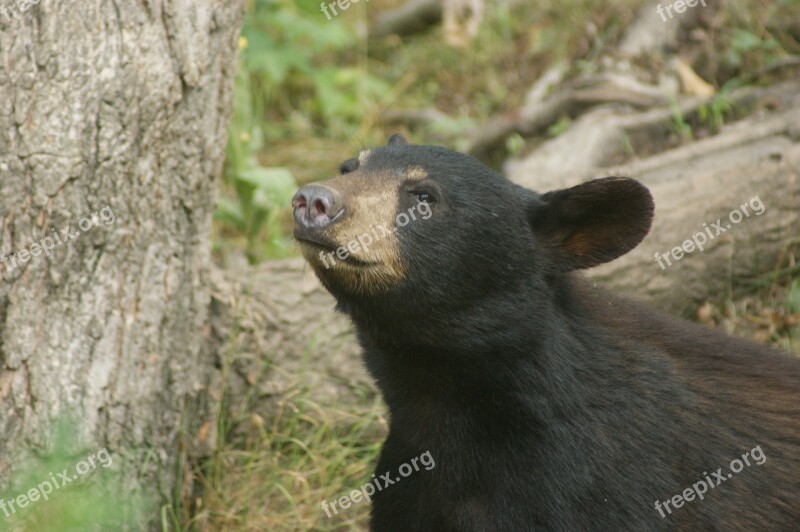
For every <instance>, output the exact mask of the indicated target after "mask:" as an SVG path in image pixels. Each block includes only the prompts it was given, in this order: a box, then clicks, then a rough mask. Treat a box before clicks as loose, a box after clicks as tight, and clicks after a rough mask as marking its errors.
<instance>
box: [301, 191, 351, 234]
mask: <svg viewBox="0 0 800 532" xmlns="http://www.w3.org/2000/svg"><path fill="white" fill-rule="evenodd" d="M292 206H294V218H295V221H296V222H297V223H298V224H301V225H303V226H306V227H308V228H322V227H325V226H327V225H328V224H330V223H331V222H332V221H333V219H334V218H336V217H337V215H338V214H340V213H341V212H342V211H343V210H344V206H343V203H342V198H341V196H340V195H339V193H338V192H337V191H335V190H333V189H331V188H328V187H327V186H324V185H306V186H304V187H303V188H301V189H300V190H298V191H297V193H296V194H295V195H294V198H292Z"/></svg>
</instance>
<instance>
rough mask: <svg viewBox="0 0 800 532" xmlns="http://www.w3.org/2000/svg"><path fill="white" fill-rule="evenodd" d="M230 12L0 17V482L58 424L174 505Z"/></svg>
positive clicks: (197, 401) (192, 431)
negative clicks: (68, 418)
mask: <svg viewBox="0 0 800 532" xmlns="http://www.w3.org/2000/svg"><path fill="white" fill-rule="evenodd" d="M242 4H243V2H241V0H238V1H236V0H235V1H232V2H216V1H212V0H193V1H188V0H165V1H161V0H152V1H148V2H130V1H128V2H126V1H123V2H83V1H81V2H78V1H69V2H51V1H47V0H45V1H42V2H41V3H39V4H38V5H34V6H30V9H28V10H27V11H25V12H20V11H19V10H17V11H15V12H12V13H11V15H10V16H8V15H6V16H4V14H3V13H2V12H0V30H2V31H0V57H1V59H0V94H2V98H0V258H2V260H3V263H2V264H0V402H1V403H2V411H0V485H3V484H8V482H9V481H11V482H13V477H14V473H15V471H16V469H17V466H18V464H19V463H20V460H22V459H24V458H25V457H26V456H29V455H31V454H33V453H37V452H40V451H42V450H43V449H44V448H45V447H46V446H47V444H48V442H47V440H48V433H49V430H50V427H51V426H52V424H53V422H54V421H55V420H57V419H60V418H62V417H63V416H65V415H66V414H68V413H70V412H77V413H79V414H80V425H79V426H76V427H75V428H74V431H75V433H76V434H75V437H76V439H75V445H76V448H77V447H81V448H88V449H93V450H96V449H100V448H103V447H107V448H108V450H109V451H111V453H112V455H115V456H116V457H117V460H116V462H117V465H118V466H119V467H121V468H122V471H123V478H125V479H127V481H128V482H129V484H130V485H129V486H128V487H129V488H132V487H133V486H134V483H136V482H137V479H138V480H140V481H141V485H142V486H143V487H144V488H143V489H145V490H146V493H145V495H146V496H147V497H148V498H149V499H151V500H157V499H158V498H159V497H160V496H164V495H166V494H172V489H173V488H174V486H175V483H176V473H177V470H178V468H177V465H178V461H179V460H180V458H179V456H178V454H179V453H178V451H177V448H178V443H179V439H180V440H181V441H185V444H186V445H187V446H188V447H189V448H190V449H192V448H196V447H197V446H198V445H199V446H203V445H207V444H209V443H210V442H207V441H198V440H197V438H198V427H200V426H202V425H203V424H204V423H205V422H206V421H208V420H210V419H211V418H212V415H213V412H212V411H211V410H212V409H210V408H209V407H208V406H206V405H207V404H208V403H207V401H206V399H205V393H206V390H207V388H208V387H209V385H210V383H213V381H214V379H215V378H217V375H216V370H215V360H214V354H213V353H211V352H210V351H209V350H208V349H206V348H205V344H206V339H207V336H208V328H207V320H208V307H209V303H210V286H209V266H210V232H211V217H212V211H213V208H214V205H215V195H216V189H217V185H218V180H219V177H220V174H221V171H222V164H223V159H224V152H225V145H226V138H227V124H228V119H229V116H230V111H231V104H232V83H233V78H234V70H235V65H236V61H235V58H236V50H237V38H238V34H239V28H240V22H241V15H242V11H243V5H242ZM112 220H113V221H112ZM67 234H69V235H72V239H69V238H70V237H69V236H67ZM57 237H58V238H57ZM65 240H68V241H65ZM43 247H49V248H52V249H47V250H46V252H45V251H44V250H43V249H42V248H43ZM210 426H211V427H213V426H214V423H213V422H212V423H211V424H210ZM212 432H213V431H212ZM199 433H200V434H201V436H205V439H206V440H209V439H211V440H212V441H213V439H212V436H213V435H212V434H210V433H209V432H208V431H206V430H200V431H199ZM201 439H202V438H201ZM147 490H149V491H147ZM149 517H155V515H153V516H149Z"/></svg>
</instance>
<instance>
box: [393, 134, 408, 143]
mask: <svg viewBox="0 0 800 532" xmlns="http://www.w3.org/2000/svg"><path fill="white" fill-rule="evenodd" d="M407 144H408V141H407V140H406V138H405V137H404V136H403V135H401V134H400V133H395V134H394V135H392V136H391V137H389V146H405V145H407Z"/></svg>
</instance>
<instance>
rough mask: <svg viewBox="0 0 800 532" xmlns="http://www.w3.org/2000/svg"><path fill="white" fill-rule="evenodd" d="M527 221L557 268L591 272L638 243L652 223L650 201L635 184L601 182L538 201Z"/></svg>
mask: <svg viewBox="0 0 800 532" xmlns="http://www.w3.org/2000/svg"><path fill="white" fill-rule="evenodd" d="M528 220H529V221H530V224H531V227H532V228H533V232H534V234H535V235H536V236H537V239H538V241H539V242H540V244H541V245H542V247H543V248H544V249H546V250H548V251H549V252H550V253H551V254H552V256H553V257H554V258H555V260H556V263H557V265H558V267H559V269H561V270H562V271H567V270H574V269H580V268H590V267H592V266H596V265H598V264H602V263H604V262H608V261H610V260H613V259H616V258H617V257H620V256H622V255H624V254H625V253H627V252H628V251H630V250H631V249H633V248H634V247H636V245H637V244H638V243H639V242H641V241H642V239H643V238H644V237H645V235H647V233H648V231H650V224H651V223H652V221H653V197H652V196H651V195H650V191H649V190H647V187H645V186H644V185H642V184H641V183H639V182H638V181H635V180H633V179H629V178H627V177H605V178H602V179H595V180H593V181H588V182H586V183H583V184H580V185H577V186H574V187H572V188H567V189H563V190H555V191H553V192H548V193H547V194H544V195H543V196H540V197H539V198H537V199H536V200H534V201H533V202H532V203H531V204H530V205H529V207H528Z"/></svg>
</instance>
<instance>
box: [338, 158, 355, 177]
mask: <svg viewBox="0 0 800 532" xmlns="http://www.w3.org/2000/svg"><path fill="white" fill-rule="evenodd" d="M357 168H358V159H348V160H346V161H345V162H343V163H342V164H340V165H339V174H342V175H344V174H347V173H349V172H352V171H354V170H356V169H357Z"/></svg>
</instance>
